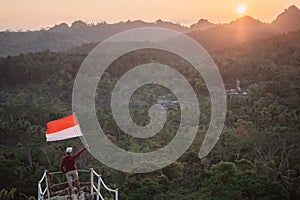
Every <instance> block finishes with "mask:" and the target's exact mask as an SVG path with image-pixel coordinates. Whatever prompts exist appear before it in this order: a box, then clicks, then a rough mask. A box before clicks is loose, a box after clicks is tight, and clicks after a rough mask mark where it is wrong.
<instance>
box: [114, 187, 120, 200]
mask: <svg viewBox="0 0 300 200" xmlns="http://www.w3.org/2000/svg"><path fill="white" fill-rule="evenodd" d="M118 199H119V192H118V189H116V196H115V200H118Z"/></svg>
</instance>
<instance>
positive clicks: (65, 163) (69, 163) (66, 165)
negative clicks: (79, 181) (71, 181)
mask: <svg viewBox="0 0 300 200" xmlns="http://www.w3.org/2000/svg"><path fill="white" fill-rule="evenodd" d="M84 150H86V148H85V147H83V148H82V149H81V150H80V151H79V152H78V153H76V154H70V155H65V156H64V157H63V158H62V160H61V165H60V168H61V171H62V172H64V173H66V172H68V171H72V170H76V169H77V167H76V158H77V157H78V156H80V155H81V154H82V152H84Z"/></svg>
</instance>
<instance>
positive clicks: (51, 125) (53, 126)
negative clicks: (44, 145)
mask: <svg viewBox="0 0 300 200" xmlns="http://www.w3.org/2000/svg"><path fill="white" fill-rule="evenodd" d="M79 136H82V133H81V130H80V126H79V124H78V122H77V120H76V117H75V115H74V114H71V115H69V116H66V117H64V118H61V119H58V120H53V121H50V122H48V123H47V130H46V138H47V141H57V140H65V139H69V138H74V137H79Z"/></svg>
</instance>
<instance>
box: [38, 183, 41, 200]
mask: <svg viewBox="0 0 300 200" xmlns="http://www.w3.org/2000/svg"><path fill="white" fill-rule="evenodd" d="M40 185H41V181H38V200H41V190H40Z"/></svg>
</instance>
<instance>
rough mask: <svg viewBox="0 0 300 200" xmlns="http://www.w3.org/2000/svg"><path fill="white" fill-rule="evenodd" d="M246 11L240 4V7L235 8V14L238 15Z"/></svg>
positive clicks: (244, 6)
mask: <svg viewBox="0 0 300 200" xmlns="http://www.w3.org/2000/svg"><path fill="white" fill-rule="evenodd" d="M246 9H247V7H246V5H244V4H242V5H239V6H238V7H237V8H236V12H237V13H238V14H243V13H245V12H246Z"/></svg>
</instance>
